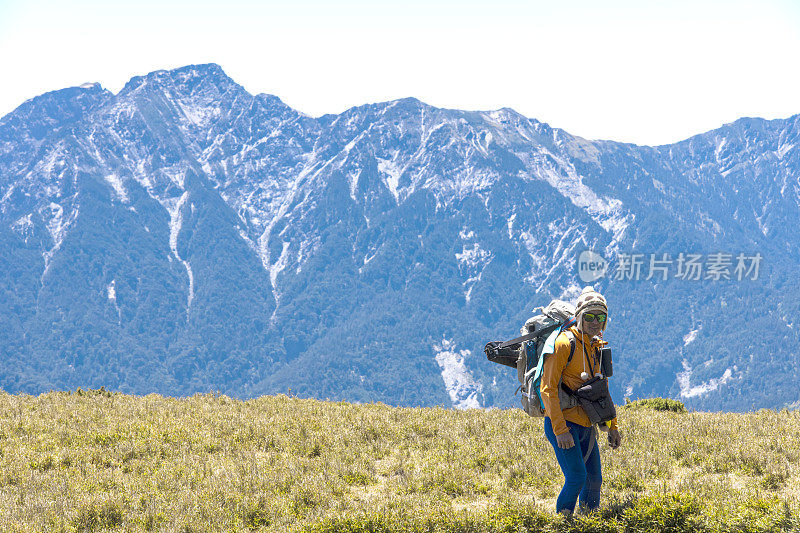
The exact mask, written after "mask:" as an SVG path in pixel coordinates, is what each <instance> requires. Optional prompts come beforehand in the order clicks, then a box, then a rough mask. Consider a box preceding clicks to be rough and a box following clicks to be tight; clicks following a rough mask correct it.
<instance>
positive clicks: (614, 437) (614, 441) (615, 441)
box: [608, 429, 622, 450]
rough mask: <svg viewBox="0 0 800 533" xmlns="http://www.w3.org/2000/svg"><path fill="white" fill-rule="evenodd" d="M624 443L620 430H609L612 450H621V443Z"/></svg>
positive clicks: (609, 443)
mask: <svg viewBox="0 0 800 533" xmlns="http://www.w3.org/2000/svg"><path fill="white" fill-rule="evenodd" d="M621 442H622V435H620V434H619V430H618V429H609V430H608V445H609V446H611V449H612V450H616V449H617V448H619V445H620V443H621Z"/></svg>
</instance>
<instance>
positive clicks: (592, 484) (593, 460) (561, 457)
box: [544, 417, 603, 512]
mask: <svg viewBox="0 0 800 533" xmlns="http://www.w3.org/2000/svg"><path fill="white" fill-rule="evenodd" d="M566 423H567V429H569V432H570V433H571V434H572V440H574V441H575V446H573V447H572V448H569V449H567V450H563V449H561V448H559V447H558V443H557V442H556V435H555V433H553V424H552V422H551V421H550V417H545V419H544V434H545V436H546V437H547V440H549V441H550V444H552V445H553V449H554V450H555V452H556V459H557V460H558V465H559V466H560V467H561V471H562V472H563V473H564V488H562V489H561V494H559V495H558V500H556V512H561V511H562V510H564V509H569V511H570V512H574V511H575V502H576V501H577V500H578V496H580V500H581V507H582V508H584V509H586V510H587V511H591V510H592V509H596V508H597V506H598V505H599V504H600V485H601V484H602V483H603V476H602V474H601V473H600V450H599V447H598V445H597V439H596V438H595V436H594V430H593V429H592V428H591V427H588V428H587V427H583V426H581V425H580V424H576V423H574V422H570V421H569V420H566ZM590 444H591V446H592V451H591V453H590V454H589V457H587V458H586V462H585V463H584V461H583V457H584V456H585V455H586V451H587V450H588V449H589V445H590Z"/></svg>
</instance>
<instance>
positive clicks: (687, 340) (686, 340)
mask: <svg viewBox="0 0 800 533" xmlns="http://www.w3.org/2000/svg"><path fill="white" fill-rule="evenodd" d="M701 329H702V326H701V327H698V328H697V329H693V330H691V331H690V332H689V333H687V334H686V335H684V336H683V345H684V346H689V344H691V343H693V342H694V340H695V339H696V338H697V334H698V333H700V330H701Z"/></svg>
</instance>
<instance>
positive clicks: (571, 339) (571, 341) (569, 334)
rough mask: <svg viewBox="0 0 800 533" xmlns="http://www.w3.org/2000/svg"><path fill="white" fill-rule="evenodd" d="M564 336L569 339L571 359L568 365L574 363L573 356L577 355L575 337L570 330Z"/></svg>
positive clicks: (569, 358) (568, 359)
mask: <svg viewBox="0 0 800 533" xmlns="http://www.w3.org/2000/svg"><path fill="white" fill-rule="evenodd" d="M564 334H565V335H566V336H567V338H569V357H568V358H567V364H569V363H570V362H571V361H572V356H573V355H575V336H574V335H573V334H572V332H571V331H570V330H568V329H565V330H564Z"/></svg>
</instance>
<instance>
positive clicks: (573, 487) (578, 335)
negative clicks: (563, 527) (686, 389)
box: [540, 287, 622, 516]
mask: <svg viewBox="0 0 800 533" xmlns="http://www.w3.org/2000/svg"><path fill="white" fill-rule="evenodd" d="M575 319H576V320H577V324H576V325H575V326H573V327H571V328H569V330H568V331H569V333H571V336H572V338H573V339H574V340H573V343H572V351H573V352H574V357H572V358H571V359H569V358H570V352H571V343H570V338H569V336H568V333H567V330H565V331H563V332H561V333H560V334H559V335H558V337H557V338H556V340H555V351H554V353H553V354H552V355H551V356H549V357H547V358H546V359H545V361H544V369H543V375H542V381H541V388H540V392H541V398H542V403H543V404H544V408H545V419H544V431H545V435H546V436H547V440H549V441H550V444H552V445H553V449H554V450H555V454H556V459H557V460H558V464H559V466H560V467H561V471H562V472H563V473H564V487H563V488H562V489H561V493H560V494H559V495H558V500H556V512H559V513H562V514H565V515H568V516H571V515H572V513H573V512H574V511H575V503H576V501H577V500H578V497H579V496H580V508H581V510H582V511H585V512H589V511H591V510H593V509H596V508H597V506H598V505H599V503H600V485H601V484H602V482H603V478H602V475H601V472H600V450H599V449H598V445H597V438H596V431H595V429H594V428H595V426H594V425H593V424H592V423H591V422H590V420H589V417H588V416H587V414H586V411H585V410H584V408H583V407H581V406H580V405H576V406H574V407H570V408H566V409H564V410H562V409H561V405H560V402H559V388H560V384H561V383H562V382H563V383H564V384H565V385H566V386H567V387H569V388H570V389H572V390H573V391H574V390H577V389H579V388H580V387H581V386H582V385H583V384H584V383H585V382H586V381H587V380H590V379H591V378H592V377H594V376H599V375H600V366H601V365H600V362H599V359H598V358H597V351H596V350H597V349H598V348H600V347H602V346H604V345H605V344H606V343H605V342H604V341H603V340H602V336H601V334H602V332H603V330H605V327H606V323H607V320H608V306H607V305H606V300H605V298H604V297H603V296H602V295H601V294H600V293H598V292H596V291H595V290H594V289H593V288H592V287H586V288H585V289H583V292H582V293H581V295H580V296H579V298H578V303H577V306H576V307H575ZM568 359H569V360H568ZM612 406H613V403H612ZM612 416H613V415H612ZM599 425H600V428H601V429H603V430H605V431H608V443H609V446H610V447H611V448H612V449H616V448H618V447H619V445H620V442H621V439H622V438H621V436H620V433H619V429H618V427H617V419H616V418H613V419H612V420H610V421H608V422H606V423H601V424H599Z"/></svg>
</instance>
